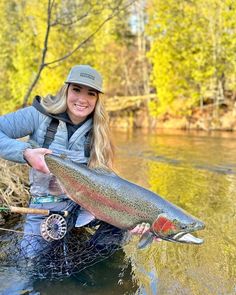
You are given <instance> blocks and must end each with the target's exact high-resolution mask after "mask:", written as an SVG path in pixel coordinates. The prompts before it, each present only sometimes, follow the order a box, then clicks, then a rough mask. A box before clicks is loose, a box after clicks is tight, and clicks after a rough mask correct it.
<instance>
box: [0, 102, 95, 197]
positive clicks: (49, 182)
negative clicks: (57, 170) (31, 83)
mask: <svg viewBox="0 0 236 295" xmlns="http://www.w3.org/2000/svg"><path fill="white" fill-rule="evenodd" d="M38 103H39V101H38ZM38 109H40V108H38ZM51 117H52V115H50V114H47V113H46V112H45V111H43V110H40V111H39V110H37V109H36V108H35V107H34V106H30V107H27V108H24V109H20V110H18V111H16V112H14V113H10V114H7V115H4V116H1V117H0V157H1V158H3V159H6V160H9V161H14V162H18V163H26V161H25V159H24V157H23V152H24V150H25V149H27V148H31V145H30V144H29V143H28V142H27V141H22V140H19V139H20V138H22V137H26V136H29V138H30V139H31V140H34V141H35V142H37V143H38V145H39V146H42V145H43V142H44V138H45V134H46V130H47V127H48V126H49V124H50V122H51V119H52V118H51ZM59 119H60V118H59ZM66 123H68V122H66V120H59V125H58V128H57V132H56V134H55V137H54V140H53V142H52V143H51V145H50V146H49V148H50V149H51V150H52V151H53V152H54V153H55V154H61V153H63V154H66V155H67V157H68V158H70V159H71V160H72V161H74V162H77V163H87V162H88V158H87V157H86V156H85V153H84V143H85V140H86V135H87V134H88V132H89V131H90V130H91V128H92V119H91V118H90V119H88V120H87V121H85V122H84V123H83V124H82V125H81V126H80V127H79V128H78V129H77V130H76V131H75V132H74V133H73V135H72V136H71V137H70V138H69V139H68V131H67V126H66ZM29 177H30V192H31V194H32V195H34V196H45V195H64V193H63V191H62V190H61V188H60V187H59V185H58V183H57V182H56V180H55V177H54V176H51V175H47V174H44V173H41V172H38V171H36V170H35V169H33V168H31V169H30V176H29Z"/></svg>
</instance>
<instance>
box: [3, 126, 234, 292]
mask: <svg viewBox="0 0 236 295" xmlns="http://www.w3.org/2000/svg"><path fill="white" fill-rule="evenodd" d="M113 135H114V138H115V143H116V145H117V155H116V166H117V170H118V171H119V174H120V175H121V176H122V177H124V178H126V179H128V180H130V181H132V182H135V183H137V184H139V185H142V186H144V187H146V188H148V189H151V190H152V191H154V192H156V193H157V194H159V195H161V196H163V197H164V198H166V199H167V200H169V201H171V202H173V203H175V204H176V205H178V206H180V207H182V208H184V209H185V210H187V211H188V212H190V213H191V214H193V215H195V216H196V217H198V218H199V219H200V220H202V221H204V222H205V224H206V229H205V230H204V231H202V232H199V234H198V236H199V237H201V238H203V239H204V240H205V243H204V244H203V245H201V246H196V245H184V244H177V243H170V242H164V241H163V242H159V243H157V242H156V243H153V244H152V246H151V247H149V248H147V249H144V250H137V248H136V243H137V241H138V238H137V237H134V239H133V240H132V241H131V242H130V243H129V244H128V245H127V246H125V247H124V253H122V251H120V252H118V253H117V254H115V255H114V256H113V257H112V258H109V259H108V260H106V261H104V262H102V263H99V264H97V265H96V266H93V267H92V268H91V269H89V270H88V271H87V272H84V273H83V274H81V276H78V277H77V278H71V279H65V280H63V281H61V282H49V281H38V282H34V285H33V287H32V288H33V290H34V291H32V294H43V295H51V294H65V293H67V294H70V295H74V294H96V295H99V294H108V295H110V294H115V295H118V294H121V295H122V294H126V295H128V294H151V295H156V294H160V295H168V294H170V295H175V294H176V295H180V294H186V295H187V294H188V295H200V294H201V295H202V294H204V295H207V294H209V295H212V294H217V295H218V294H227V295H233V294H236V266H235V265H236V241H235V237H236V235H235V233H236V230H235V228H236V202H235V200H236V153H235V150H236V134H233V133H220V132H215V133H202V132H180V131H169V132H167V131H165V132H161V131H159V132H158V133H154V132H153V133H152V132H144V131H136V132H131V133H124V132H121V131H115V130H113ZM9 276H10V277H11V278H14V279H15V280H17V278H18V277H17V276H16V275H14V270H12V269H10V270H9V269H8V270H6V269H1V276H0V286H1V287H0V294H4V293H3V292H4V291H3V290H4V288H5V290H6V289H7V281H6V277H9ZM23 281H24V280H23V279H22V278H21V282H23ZM3 282H4V284H3ZM8 284H10V285H12V283H9V282H8ZM4 286H5V287H4ZM1 291H2V293H1ZM36 292H38V293H36ZM5 294H7V293H5ZM9 294H10V293H9ZM30 294H31V293H30Z"/></svg>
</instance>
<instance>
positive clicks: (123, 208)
mask: <svg viewBox="0 0 236 295" xmlns="http://www.w3.org/2000/svg"><path fill="white" fill-rule="evenodd" d="M68 184H69V185H70V187H71V188H72V191H73V195H74V192H76V193H82V194H83V195H86V196H88V197H89V198H91V199H92V200H94V201H98V202H99V203H101V204H102V205H106V206H108V207H110V208H114V209H116V210H117V211H120V212H126V213H128V214H132V215H134V214H136V216H139V217H141V218H145V220H146V218H147V214H145V213H142V212H140V211H138V210H137V209H135V208H129V207H128V206H127V204H122V203H120V202H118V201H116V200H109V199H108V198H106V197H105V196H103V195H102V194H100V193H98V192H96V191H94V190H91V189H90V188H88V187H87V186H85V185H83V184H81V183H79V182H78V181H77V180H75V179H73V178H68ZM67 192H68V196H70V188H67ZM73 199H74V201H76V202H78V201H77V200H76V199H75V197H73ZM78 199H79V197H78ZM78 203H79V202H78ZM96 210H97V208H96Z"/></svg>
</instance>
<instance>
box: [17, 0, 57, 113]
mask: <svg viewBox="0 0 236 295" xmlns="http://www.w3.org/2000/svg"><path fill="white" fill-rule="evenodd" d="M53 4H54V0H52V1H51V0H48V9H47V28H46V34H45V39H44V47H43V50H42V58H41V63H40V65H39V69H38V72H37V75H36V76H35V78H34V80H33V82H32V83H31V85H30V87H29V89H28V91H27V92H26V94H25V97H24V100H23V107H25V106H26V105H27V102H28V99H29V96H30V94H31V92H32V90H33V89H34V87H35V85H36V84H37V82H38V80H39V78H40V76H41V72H42V70H43V69H44V67H45V66H46V65H45V59H46V54H47V50H48V38H49V33H50V28H51V23H50V22H51V15H52V9H53Z"/></svg>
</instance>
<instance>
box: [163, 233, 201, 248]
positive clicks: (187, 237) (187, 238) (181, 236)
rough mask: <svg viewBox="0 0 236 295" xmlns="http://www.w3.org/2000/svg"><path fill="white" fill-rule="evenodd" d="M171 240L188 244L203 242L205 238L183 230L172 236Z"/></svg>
mask: <svg viewBox="0 0 236 295" xmlns="http://www.w3.org/2000/svg"><path fill="white" fill-rule="evenodd" d="M169 240H171V241H173V242H178V243H186V244H197V245H199V244H202V243H203V242H204V240H203V239H200V238H197V237H195V236H193V235H192V234H190V233H186V232H181V233H178V234H176V235H174V236H172V237H171V238H170V239H169Z"/></svg>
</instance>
